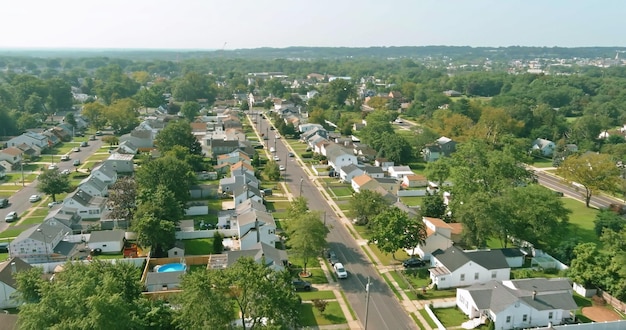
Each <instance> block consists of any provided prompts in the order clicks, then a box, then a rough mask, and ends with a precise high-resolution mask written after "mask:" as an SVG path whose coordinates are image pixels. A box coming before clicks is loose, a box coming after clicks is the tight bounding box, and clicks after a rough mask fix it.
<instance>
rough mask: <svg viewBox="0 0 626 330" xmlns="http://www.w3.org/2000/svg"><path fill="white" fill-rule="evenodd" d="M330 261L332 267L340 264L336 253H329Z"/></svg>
mask: <svg viewBox="0 0 626 330" xmlns="http://www.w3.org/2000/svg"><path fill="white" fill-rule="evenodd" d="M328 261H329V262H330V264H331V265H335V264H336V263H338V262H339V258H337V255H336V254H335V251H332V250H331V251H328Z"/></svg>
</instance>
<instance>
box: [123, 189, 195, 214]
mask: <svg viewBox="0 0 626 330" xmlns="http://www.w3.org/2000/svg"><path fill="white" fill-rule="evenodd" d="M184 210H185V204H182V203H181V202H180V201H178V200H177V199H176V195H175V193H174V192H173V191H172V190H170V189H169V188H167V186H165V185H157V186H156V188H155V189H154V190H149V189H141V190H139V194H138V196H137V210H136V212H135V214H136V216H137V217H142V216H145V215H153V216H155V217H157V218H158V219H163V220H168V221H171V222H174V223H178V221H179V220H180V219H182V217H183V215H184V214H185V211H184Z"/></svg>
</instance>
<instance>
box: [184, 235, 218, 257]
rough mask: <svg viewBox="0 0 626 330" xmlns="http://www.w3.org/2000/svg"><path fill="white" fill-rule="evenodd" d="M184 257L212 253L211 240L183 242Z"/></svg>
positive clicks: (200, 239)
mask: <svg viewBox="0 0 626 330" xmlns="http://www.w3.org/2000/svg"><path fill="white" fill-rule="evenodd" d="M183 242H184V243H185V254H186V255H205V254H212V253H213V239H212V238H196V239H188V240H184V241H183Z"/></svg>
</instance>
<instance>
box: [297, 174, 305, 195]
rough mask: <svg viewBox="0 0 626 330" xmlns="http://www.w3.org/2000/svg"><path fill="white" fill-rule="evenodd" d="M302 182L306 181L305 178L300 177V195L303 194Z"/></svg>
mask: <svg viewBox="0 0 626 330" xmlns="http://www.w3.org/2000/svg"><path fill="white" fill-rule="evenodd" d="M302 182H304V178H303V177H300V195H298V196H302Z"/></svg>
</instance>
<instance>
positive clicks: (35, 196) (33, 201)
mask: <svg viewBox="0 0 626 330" xmlns="http://www.w3.org/2000/svg"><path fill="white" fill-rule="evenodd" d="M40 200H41V196H39V195H31V196H30V198H29V199H28V201H29V202H31V203H35V202H39V201H40Z"/></svg>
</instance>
